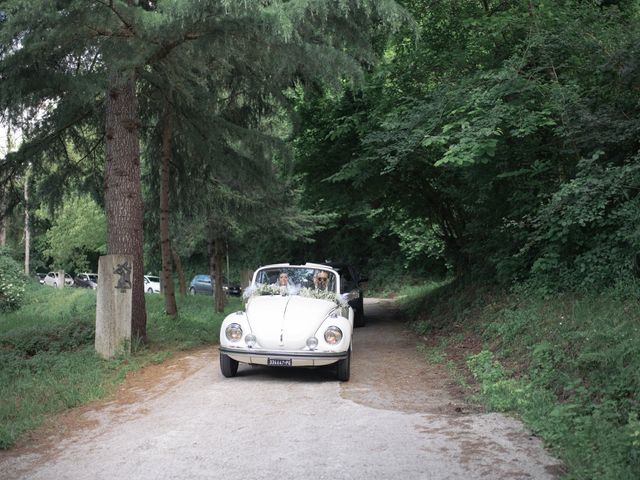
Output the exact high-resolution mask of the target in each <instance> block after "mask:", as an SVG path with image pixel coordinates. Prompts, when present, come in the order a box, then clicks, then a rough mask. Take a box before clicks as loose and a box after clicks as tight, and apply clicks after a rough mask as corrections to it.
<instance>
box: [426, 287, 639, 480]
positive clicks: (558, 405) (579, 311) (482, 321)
mask: <svg viewBox="0 0 640 480" xmlns="http://www.w3.org/2000/svg"><path fill="white" fill-rule="evenodd" d="M478 291H479V290H476V294H475V295H474V294H473V293H472V292H473V289H472V288H471V287H470V286H469V285H467V286H465V288H461V285H460V284H456V283H453V284H450V285H447V286H444V287H443V288H442V289H440V290H439V291H436V292H433V293H432V294H431V295H429V296H427V298H426V299H425V298H421V299H419V300H418V299H414V301H413V305H414V307H415V305H416V303H418V304H420V305H422V306H425V305H428V306H429V311H428V312H425V311H424V310H422V311H421V312H422V313H421V314H422V317H420V316H418V317H416V320H415V321H414V323H413V325H414V327H415V328H416V329H417V330H419V331H422V332H425V331H429V329H433V328H439V329H444V330H447V329H451V325H452V324H454V323H457V326H458V327H459V326H460V324H461V323H462V324H464V325H466V327H467V328H468V329H471V330H473V331H475V333H478V334H480V335H481V337H482V338H483V340H484V342H485V346H484V350H482V351H480V352H476V353H475V354H474V355H471V356H470V357H469V358H468V361H467V367H468V368H469V369H470V371H471V372H472V374H473V375H474V376H475V378H476V379H477V381H478V384H479V387H480V396H481V399H482V400H483V401H484V402H485V404H486V405H487V406H488V407H489V408H490V409H492V410H496V411H509V412H517V413H518V414H519V415H520V416H521V418H522V419H523V420H524V421H525V422H526V423H527V424H528V425H529V426H530V428H531V429H532V430H533V431H534V432H535V433H537V434H538V435H540V436H541V437H542V438H543V439H544V440H545V442H546V445H547V446H548V447H549V448H551V449H552V450H553V451H554V452H555V453H556V454H557V455H558V456H559V457H560V458H561V459H562V460H563V461H564V463H565V464H566V467H567V472H566V475H565V478H569V479H611V480H613V479H616V480H618V479H636V478H640V421H639V418H638V416H639V413H640V301H639V299H640V295H639V293H640V285H639V284H638V283H637V281H636V280H634V279H630V280H628V281H626V282H624V283H620V284H619V285H617V286H613V287H611V288H608V289H604V290H603V291H601V292H597V293H594V294H592V295H580V296H578V295H575V294H567V293H565V294H558V295H555V296H544V295H542V294H540V293H539V292H537V291H535V290H532V289H526V288H521V289H519V290H518V291H516V292H511V293H510V294H508V295H506V294H504V292H502V294H500V293H499V292H489V291H488V290H486V289H484V290H482V293H481V294H478ZM452 303H457V304H458V308H452ZM451 331H453V329H451ZM452 341H454V339H453V336H452Z"/></svg>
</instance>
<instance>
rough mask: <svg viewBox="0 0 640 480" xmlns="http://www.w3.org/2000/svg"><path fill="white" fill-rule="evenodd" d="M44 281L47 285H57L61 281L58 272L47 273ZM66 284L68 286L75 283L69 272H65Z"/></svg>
mask: <svg viewBox="0 0 640 480" xmlns="http://www.w3.org/2000/svg"><path fill="white" fill-rule="evenodd" d="M43 283H44V284H45V285H49V286H50V287H57V286H58V284H59V283H60V278H59V275H58V272H49V273H47V276H46V277H44V282H43ZM64 284H65V285H66V286H67V287H70V286H71V285H73V278H71V275H69V274H68V273H65V274H64Z"/></svg>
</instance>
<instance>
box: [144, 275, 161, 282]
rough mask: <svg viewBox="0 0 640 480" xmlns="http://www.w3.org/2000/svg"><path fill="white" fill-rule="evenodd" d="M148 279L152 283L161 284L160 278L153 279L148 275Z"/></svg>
mask: <svg viewBox="0 0 640 480" xmlns="http://www.w3.org/2000/svg"><path fill="white" fill-rule="evenodd" d="M147 278H148V279H149V281H150V282H160V277H151V276H149V275H147Z"/></svg>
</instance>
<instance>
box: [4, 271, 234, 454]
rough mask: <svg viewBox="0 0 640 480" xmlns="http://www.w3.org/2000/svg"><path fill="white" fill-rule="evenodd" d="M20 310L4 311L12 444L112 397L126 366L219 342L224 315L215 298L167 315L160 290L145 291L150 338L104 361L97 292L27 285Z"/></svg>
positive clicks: (8, 441) (181, 304)
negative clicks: (59, 416) (98, 343)
mask: <svg viewBox="0 0 640 480" xmlns="http://www.w3.org/2000/svg"><path fill="white" fill-rule="evenodd" d="M25 295H26V297H27V301H26V302H25V305H24V306H23V307H22V308H21V309H20V310H18V311H16V312H14V313H11V314H2V315H1V316H0V385H2V388H1V389H0V448H4V449H6V448H9V447H11V446H12V445H14V444H15V442H16V441H17V440H18V439H19V438H20V437H21V436H22V435H24V434H25V433H27V432H29V431H31V430H33V429H34V428H36V427H37V426H39V425H40V424H41V423H42V422H43V421H44V420H45V419H46V418H47V417H49V416H51V415H54V414H56V413H59V412H62V411H64V410H65V409H68V408H71V407H74V406H77V405H81V404H84V403H87V402H90V401H92V400H96V399H99V398H102V397H104V396H106V395H108V394H109V393H110V392H112V391H113V390H114V388H115V387H116V386H117V385H118V384H119V383H120V382H122V380H123V379H124V378H125V375H126V374H127V372H129V371H132V370H135V369H138V368H140V367H142V366H144V365H147V364H149V363H156V362H159V361H161V360H163V359H165V358H167V357H168V356H170V355H171V354H172V353H174V352H176V351H180V350H185V349H190V348H194V347H197V346H200V345H212V344H216V343H217V341H218V332H219V329H220V324H221V323H222V320H223V318H224V315H225V314H227V313H229V312H231V311H234V310H238V309H240V308H241V302H240V300H239V299H233V298H232V299H229V302H228V306H227V308H226V313H225V314H217V313H214V312H213V306H212V299H211V297H204V296H196V297H191V296H187V297H181V298H180V297H179V298H178V299H177V300H178V309H179V316H178V317H177V318H172V317H169V316H167V315H165V314H164V313H163V311H164V299H163V297H162V296H161V295H146V297H145V298H146V306H147V336H148V341H147V342H146V343H145V344H144V345H134V349H133V353H132V354H131V355H127V356H122V357H119V358H115V359H112V360H102V359H100V358H99V357H98V356H97V355H96V354H95V351H94V347H93V342H94V333H95V305H96V294H95V292H94V291H92V290H87V289H72V288H69V289H61V290H58V289H53V288H47V287H43V286H41V285H39V284H37V283H33V284H30V285H28V287H27V291H26V293H25Z"/></svg>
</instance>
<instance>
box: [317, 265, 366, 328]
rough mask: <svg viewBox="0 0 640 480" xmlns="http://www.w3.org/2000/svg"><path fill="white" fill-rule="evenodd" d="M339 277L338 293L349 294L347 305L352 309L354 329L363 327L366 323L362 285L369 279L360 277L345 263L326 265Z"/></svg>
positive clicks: (356, 271)
mask: <svg viewBox="0 0 640 480" xmlns="http://www.w3.org/2000/svg"><path fill="white" fill-rule="evenodd" d="M327 265H329V266H331V267H333V269H334V270H335V271H336V272H338V274H339V275H340V293H342V294H346V293H350V298H351V300H349V305H351V308H353V312H354V320H353V325H354V326H355V327H364V325H365V323H366V321H365V316H364V291H363V290H362V284H363V283H365V282H368V281H369V278H368V277H366V276H364V275H361V274H360V272H358V269H357V268H356V267H355V266H353V265H349V264H346V263H327Z"/></svg>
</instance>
